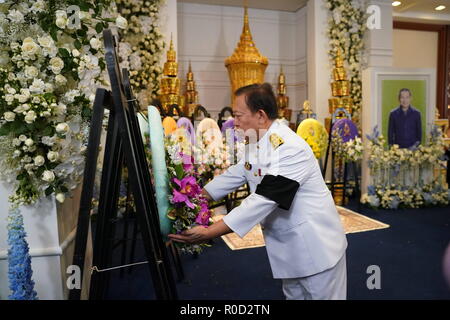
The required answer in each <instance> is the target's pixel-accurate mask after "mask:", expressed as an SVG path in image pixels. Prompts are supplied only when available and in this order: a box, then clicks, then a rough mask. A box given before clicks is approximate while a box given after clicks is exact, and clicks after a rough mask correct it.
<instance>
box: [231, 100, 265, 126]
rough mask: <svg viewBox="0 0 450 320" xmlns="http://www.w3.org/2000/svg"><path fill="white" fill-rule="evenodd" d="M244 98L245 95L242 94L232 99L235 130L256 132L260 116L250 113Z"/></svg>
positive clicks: (256, 113)
mask: <svg viewBox="0 0 450 320" xmlns="http://www.w3.org/2000/svg"><path fill="white" fill-rule="evenodd" d="M245 97H246V96H245V94H242V95H240V96H237V97H236V99H234V104H233V115H234V126H235V129H236V130H238V129H241V130H243V131H244V132H245V131H247V130H249V129H253V130H255V132H257V131H258V129H259V125H260V122H261V115H260V113H259V112H255V113H252V112H251V111H250V108H249V107H248V106H247V103H246V102H245Z"/></svg>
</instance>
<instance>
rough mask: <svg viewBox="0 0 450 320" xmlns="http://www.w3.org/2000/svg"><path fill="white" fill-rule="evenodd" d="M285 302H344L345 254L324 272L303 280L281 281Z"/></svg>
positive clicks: (345, 288)
mask: <svg viewBox="0 0 450 320" xmlns="http://www.w3.org/2000/svg"><path fill="white" fill-rule="evenodd" d="M282 281H283V293H284V295H285V296H286V300H346V299H347V263H346V259H345V253H344V255H343V256H342V258H341V259H340V260H339V261H338V263H337V264H336V265H335V266H334V267H332V268H330V269H328V270H325V271H322V272H320V273H317V274H313V275H311V276H308V277H304V278H292V279H282Z"/></svg>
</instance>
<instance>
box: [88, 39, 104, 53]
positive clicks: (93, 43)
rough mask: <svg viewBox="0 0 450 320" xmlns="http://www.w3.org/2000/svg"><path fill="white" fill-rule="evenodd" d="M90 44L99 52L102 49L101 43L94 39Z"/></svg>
mask: <svg viewBox="0 0 450 320" xmlns="http://www.w3.org/2000/svg"><path fill="white" fill-rule="evenodd" d="M89 44H90V45H91V47H92V48H93V49H95V50H98V49H99V48H100V45H101V42H100V41H99V40H98V39H97V38H95V37H94V38H92V39H91V40H89Z"/></svg>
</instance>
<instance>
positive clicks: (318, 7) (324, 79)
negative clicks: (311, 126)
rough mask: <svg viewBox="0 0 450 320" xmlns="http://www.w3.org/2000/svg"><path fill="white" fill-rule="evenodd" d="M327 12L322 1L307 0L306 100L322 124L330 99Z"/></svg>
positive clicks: (326, 115)
mask: <svg viewBox="0 0 450 320" xmlns="http://www.w3.org/2000/svg"><path fill="white" fill-rule="evenodd" d="M327 15H328V10H327V8H326V7H325V1H323V0H309V1H308V4H307V41H308V46H307V47H308V48H307V61H308V62H307V63H308V100H310V102H311V107H312V109H313V110H314V111H315V112H316V113H317V120H319V121H320V122H322V123H324V119H325V118H326V117H328V116H329V112H328V99H329V98H331V88H330V75H331V71H330V64H329V60H328V49H329V45H328V42H329V40H328V37H327V34H326V28H327V25H328V22H327V20H328V17H327Z"/></svg>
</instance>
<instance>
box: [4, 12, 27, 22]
mask: <svg viewBox="0 0 450 320" xmlns="http://www.w3.org/2000/svg"><path fill="white" fill-rule="evenodd" d="M8 19H9V20H11V21H12V22H15V23H21V22H23V21H24V16H23V14H22V12H20V11H19V10H16V9H12V10H9V12H8Z"/></svg>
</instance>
